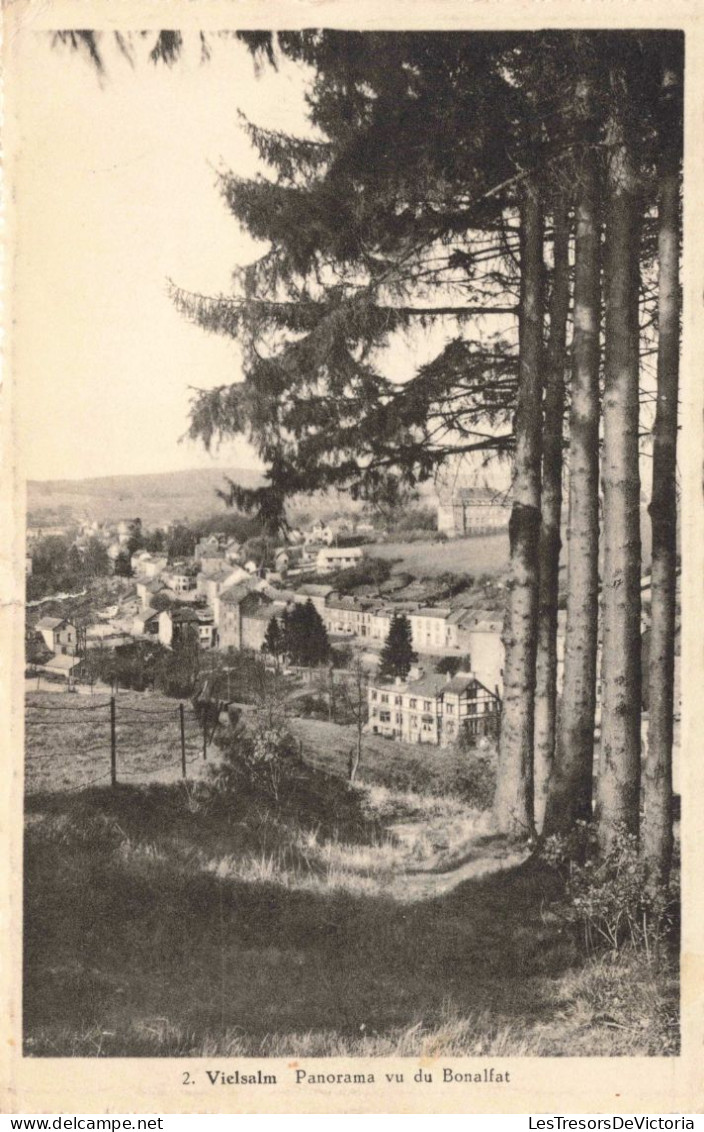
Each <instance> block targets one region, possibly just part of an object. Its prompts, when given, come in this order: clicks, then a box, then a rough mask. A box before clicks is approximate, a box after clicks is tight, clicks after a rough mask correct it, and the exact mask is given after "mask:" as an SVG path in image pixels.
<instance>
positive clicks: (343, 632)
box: [323, 596, 375, 637]
mask: <svg viewBox="0 0 704 1132" xmlns="http://www.w3.org/2000/svg"><path fill="white" fill-rule="evenodd" d="M374 609H375V602H374V601H372V600H370V599H365V598H354V597H337V596H333V597H330V598H329V599H328V601H327V602H326V603H325V613H324V616H323V620H324V622H325V628H326V629H327V631H328V633H331V634H332V635H333V636H354V637H371V635H372V620H373V616H374Z"/></svg>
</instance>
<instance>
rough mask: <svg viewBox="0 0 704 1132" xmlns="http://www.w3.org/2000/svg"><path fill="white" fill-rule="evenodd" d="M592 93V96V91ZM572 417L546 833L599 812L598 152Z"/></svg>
mask: <svg viewBox="0 0 704 1132" xmlns="http://www.w3.org/2000/svg"><path fill="white" fill-rule="evenodd" d="M584 97H585V98H588V97H589V96H588V93H587V92H585V94H584ZM575 211H576V235H575V278H574V335H573V343H572V377H571V383H570V393H571V398H570V418H569V435H570V449H569V535H568V538H569V557H568V566H567V570H568V574H567V625H566V630H565V657H564V677H563V686H562V699H561V709H560V725H559V733H558V740H557V750H556V755H555V768H554V775H553V779H552V783H551V786H550V797H549V800H548V804H547V811H546V819H545V832H546V833H564V832H566V831H567V830H568V829H569V828H570V827H571V826H572V825H573V823H574V822H575V821H577V820H580V819H584V820H587V819H589V818H590V817H591V811H592V777H593V762H594V713H595V708H596V666H597V641H598V623H599V561H598V558H599V408H600V405H599V319H600V303H601V287H600V254H599V253H600V238H601V229H600V218H599V211H600V210H599V176H598V168H597V157H596V152H595V150H594V149H593V148H591V147H590V146H587V147H586V148H585V150H584V153H583V156H582V161H581V166H580V170H579V175H578V181H577V201H576V209H575Z"/></svg>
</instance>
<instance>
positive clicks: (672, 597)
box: [642, 35, 683, 882]
mask: <svg viewBox="0 0 704 1132" xmlns="http://www.w3.org/2000/svg"><path fill="white" fill-rule="evenodd" d="M682 71H683V59H682V37H681V36H680V35H677V36H676V37H673V38H671V39H669V41H668V42H667V43H666V45H665V50H664V52H663V57H662V60H661V92H660V100H659V106H658V150H659V152H658V160H657V180H658V262H659V279H658V372H657V410H656V416H655V427H654V439H653V492H652V499H651V503H650V516H651V521H652V530H653V561H652V574H651V587H652V589H651V632H650V654H649V671H648V688H649V694H648V709H649V731H648V755H647V759H646V762H645V773H644V809H645V820H644V824H643V835H642V852H643V857H644V859H645V862H646V865H647V868H648V871H649V874H650V876H651V878H652V879H653V880H654V881H656V882H663V881H664V882H667V879H668V877H669V872H670V863H671V859H672V840H673V834H672V743H673V727H674V664H675V628H676V613H677V482H676V477H677V396H678V386H679V349H680V294H679V290H680V285H679V255H680V225H681V221H680V199H679V198H680V186H679V179H680V163H681V160H682Z"/></svg>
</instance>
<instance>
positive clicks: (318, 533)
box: [304, 519, 335, 546]
mask: <svg viewBox="0 0 704 1132" xmlns="http://www.w3.org/2000/svg"><path fill="white" fill-rule="evenodd" d="M304 537H305V541H306V542H307V543H309V544H313V545H316V546H318V545H320V544H321V543H323V544H324V545H325V546H332V543H333V542H334V540H335V534H334V531H333V529H332V527H329V526H328V524H327V523H324V522H323V520H322V519H316V520H315V522H314V523H313V525H312V527H311V528H310V530H308V531H306V533H305V536H304Z"/></svg>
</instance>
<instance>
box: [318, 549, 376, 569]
mask: <svg viewBox="0 0 704 1132" xmlns="http://www.w3.org/2000/svg"><path fill="white" fill-rule="evenodd" d="M363 558H364V550H363V549H362V547H361V546H327V547H322V548H321V549H320V550H319V551H318V554H317V556H316V560H315V569H316V572H317V573H318V574H329V573H331V572H332V571H333V570H349V569H350V567H352V566H358V565H359V563H360V562H361V561H362V559H363Z"/></svg>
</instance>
